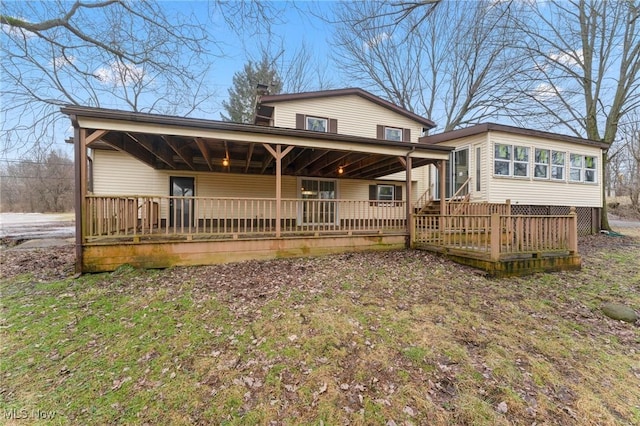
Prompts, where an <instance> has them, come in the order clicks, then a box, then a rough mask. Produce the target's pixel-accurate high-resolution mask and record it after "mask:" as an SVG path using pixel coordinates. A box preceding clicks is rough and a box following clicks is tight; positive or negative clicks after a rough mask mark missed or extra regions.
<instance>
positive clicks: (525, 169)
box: [513, 146, 529, 177]
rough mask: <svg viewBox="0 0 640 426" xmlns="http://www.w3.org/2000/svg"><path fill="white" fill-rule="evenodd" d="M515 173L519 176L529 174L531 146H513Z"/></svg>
mask: <svg viewBox="0 0 640 426" xmlns="http://www.w3.org/2000/svg"><path fill="white" fill-rule="evenodd" d="M513 175H514V176H518V177H527V176H529V148H527V147H524V146H514V147H513Z"/></svg>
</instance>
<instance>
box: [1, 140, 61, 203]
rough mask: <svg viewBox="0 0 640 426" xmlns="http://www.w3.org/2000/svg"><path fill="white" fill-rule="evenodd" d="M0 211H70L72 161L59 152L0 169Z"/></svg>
mask: <svg viewBox="0 0 640 426" xmlns="http://www.w3.org/2000/svg"><path fill="white" fill-rule="evenodd" d="M0 174H1V180H0V195H1V197H2V210H3V211H14V212H17V211H23V212H26V211H28V212H63V211H70V210H72V209H73V187H74V181H73V178H74V176H73V161H72V160H71V159H70V158H68V157H66V156H65V155H64V154H63V153H62V152H60V151H50V152H47V153H43V154H41V155H39V156H35V157H32V158H30V159H28V160H9V161H6V162H5V163H4V164H3V165H2V167H0Z"/></svg>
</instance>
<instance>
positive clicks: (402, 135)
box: [376, 124, 411, 142]
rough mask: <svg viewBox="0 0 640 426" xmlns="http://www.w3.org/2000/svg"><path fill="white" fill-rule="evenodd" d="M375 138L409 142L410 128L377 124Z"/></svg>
mask: <svg viewBox="0 0 640 426" xmlns="http://www.w3.org/2000/svg"><path fill="white" fill-rule="evenodd" d="M376 138H377V139H384V140H388V141H396V142H411V129H403V128H400V127H392V126H383V125H381V124H378V125H377V126H376Z"/></svg>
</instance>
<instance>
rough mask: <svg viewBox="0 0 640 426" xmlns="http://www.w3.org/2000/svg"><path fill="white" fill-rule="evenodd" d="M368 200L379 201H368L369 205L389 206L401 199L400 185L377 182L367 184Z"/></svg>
mask: <svg viewBox="0 0 640 426" xmlns="http://www.w3.org/2000/svg"><path fill="white" fill-rule="evenodd" d="M369 201H379V202H377V203H371V202H370V203H369V205H371V206H391V205H394V204H396V203H395V202H396V201H402V186H399V185H398V186H396V185H390V184H379V185H369Z"/></svg>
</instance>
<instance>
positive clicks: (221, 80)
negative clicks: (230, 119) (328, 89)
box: [4, 0, 344, 158]
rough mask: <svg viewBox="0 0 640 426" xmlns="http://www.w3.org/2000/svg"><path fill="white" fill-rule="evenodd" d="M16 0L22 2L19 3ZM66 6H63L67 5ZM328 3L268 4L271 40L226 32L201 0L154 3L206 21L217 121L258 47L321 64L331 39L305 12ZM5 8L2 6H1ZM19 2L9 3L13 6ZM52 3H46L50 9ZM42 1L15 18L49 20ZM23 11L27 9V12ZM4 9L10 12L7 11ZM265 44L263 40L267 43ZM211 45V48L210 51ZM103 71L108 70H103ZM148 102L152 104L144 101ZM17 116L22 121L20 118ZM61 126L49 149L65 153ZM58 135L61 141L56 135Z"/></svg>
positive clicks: (211, 107)
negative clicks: (308, 52)
mask: <svg viewBox="0 0 640 426" xmlns="http://www.w3.org/2000/svg"><path fill="white" fill-rule="evenodd" d="M20 1H22V0H20ZM70 3H71V2H69V4H70ZM332 3H333V2H327V1H313V2H311V1H301V2H296V4H295V5H293V4H292V3H291V2H272V4H273V5H274V7H275V8H276V9H280V10H281V12H282V13H280V14H278V19H277V20H275V21H272V22H271V29H272V32H273V34H272V37H271V38H267V37H265V36H264V34H258V35H253V34H251V33H250V31H249V30H250V29H251V27H249V28H246V29H245V31H243V33H242V34H237V33H236V32H234V31H231V30H230V29H229V28H228V27H227V26H226V24H225V22H224V19H223V17H222V16H220V15H215V14H213V13H211V10H212V9H211V3H210V2H209V1H205V0H191V1H188V0H180V1H160V2H159V5H160V6H161V7H163V8H166V9H167V15H171V13H172V9H175V10H176V11H179V12H181V13H182V14H184V15H190V14H192V13H193V15H194V16H196V17H197V18H198V20H199V21H200V22H201V23H206V25H207V26H209V29H210V30H211V33H212V38H213V39H214V40H215V41H216V42H218V43H220V45H221V46H222V50H223V52H222V55H221V56H220V57H216V58H214V59H213V60H212V63H211V68H210V71H209V75H208V78H207V86H208V88H209V89H213V90H214V92H215V97H214V98H213V100H212V102H210V103H209V104H208V106H207V108H206V109H207V110H208V113H207V115H206V117H207V118H212V119H220V112H223V108H222V101H224V100H226V99H227V97H228V89H229V87H230V86H231V85H232V78H233V74H234V73H235V72H237V71H239V70H241V69H242V67H243V66H244V64H245V63H246V62H247V61H248V60H249V59H254V60H256V59H259V58H260V52H261V50H260V49H261V45H265V44H268V45H269V46H270V50H271V51H272V52H279V51H280V50H281V49H284V55H283V56H282V58H283V59H281V62H282V60H284V61H286V60H287V59H288V57H289V56H290V55H291V54H293V52H294V51H296V50H297V49H299V48H300V47H301V45H302V44H303V43H304V44H305V45H306V46H308V47H309V48H310V49H312V50H313V56H314V57H316V58H318V60H320V61H323V62H326V61H327V60H328V57H329V50H330V49H329V47H328V40H329V38H330V37H331V34H330V28H329V26H328V25H327V24H325V23H324V22H322V20H321V19H318V18H317V17H314V16H312V14H311V13H308V12H309V11H310V10H316V11H318V12H319V13H329V11H330V10H331V7H332ZM5 4H7V3H5ZM16 4H17V5H19V4H20V3H19V2H18V3H15V2H14V5H16ZM52 4H53V3H50V5H52ZM46 5H47V1H43V2H32V3H30V4H29V6H28V7H27V8H21V9H22V10H24V11H25V13H28V14H30V15H31V16H29V15H28V16H20V18H23V19H26V20H29V21H32V22H36V21H40V20H42V19H49V18H53V17H55V16H54V15H51V14H47V13H45V12H44V11H45V10H46V9H45V8H44V6H46ZM29 7H30V8H31V10H29ZM7 9H10V8H9V7H8V8H7ZM268 40H270V41H269V42H267V41H268ZM215 49H216V48H215V47H214V46H212V47H211V50H212V51H213V50H215ZM107 71H108V67H107ZM331 81H332V82H333V83H334V84H335V85H336V86H342V85H343V84H344V82H343V81H341V80H340V78H339V76H338V74H337V73H336V72H335V70H332V75H331ZM149 103H152V101H149ZM101 105H102V106H104V107H108V108H121V109H126V108H127V107H126V105H118V103H117V101H115V100H112V99H109V98H105V99H103V100H102V101H101ZM25 114H26V113H23V114H22V119H23V120H24V119H25ZM192 115H193V116H203V113H201V112H196V113H194V114H192ZM4 118H5V119H6V122H7V123H9V124H10V123H11V122H12V121H14V120H16V117H15V116H7V117H4ZM64 127H66V129H64V128H60V129H57V130H56V133H57V134H56V142H55V145H54V148H57V149H63V150H64V151H69V145H68V144H65V143H64V142H63V140H64V139H65V138H67V137H70V136H72V132H71V126H70V124H69V123H68V121H66V122H65V124H64ZM60 133H64V137H62V136H61V135H60ZM18 155H20V153H19V152H15V153H10V154H9V155H8V156H9V157H12V158H15V157H16V156H18Z"/></svg>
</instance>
